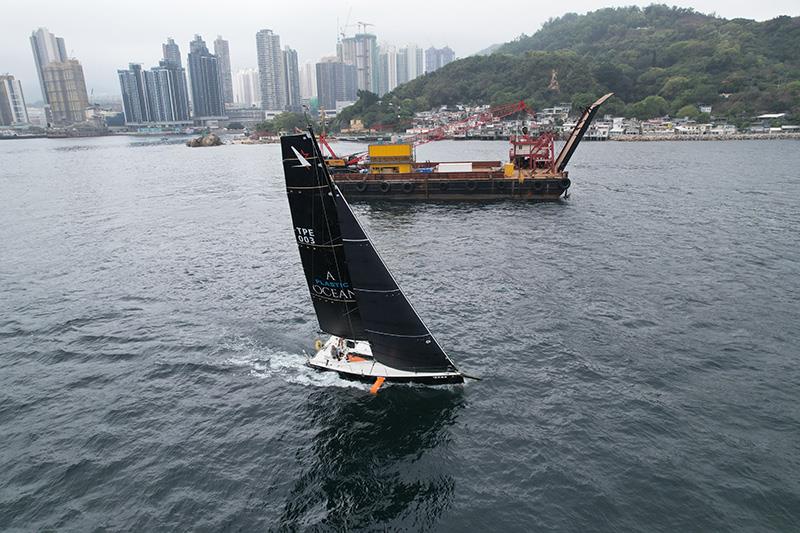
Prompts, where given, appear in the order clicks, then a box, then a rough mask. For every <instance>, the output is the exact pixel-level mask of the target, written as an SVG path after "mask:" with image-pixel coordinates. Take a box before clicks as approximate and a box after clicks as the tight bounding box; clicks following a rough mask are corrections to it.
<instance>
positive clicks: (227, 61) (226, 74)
mask: <svg viewBox="0 0 800 533" xmlns="http://www.w3.org/2000/svg"><path fill="white" fill-rule="evenodd" d="M214 55H216V56H217V61H218V62H219V76H220V84H221V85H222V97H223V100H224V102H225V103H226V104H232V103H233V76H231V52H230V47H229V46H228V41H226V40H225V39H223V38H222V35H217V40H216V41H214Z"/></svg>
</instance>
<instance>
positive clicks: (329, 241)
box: [281, 133, 366, 339]
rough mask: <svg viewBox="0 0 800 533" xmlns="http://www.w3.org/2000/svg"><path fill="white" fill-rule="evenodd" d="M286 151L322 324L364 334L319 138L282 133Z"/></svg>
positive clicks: (345, 333) (340, 332) (297, 231)
mask: <svg viewBox="0 0 800 533" xmlns="http://www.w3.org/2000/svg"><path fill="white" fill-rule="evenodd" d="M281 153H282V156H283V172H284V175H285V176H286V195H287V196H288V198H289V209H290V211H291V213H292V223H293V226H294V228H293V229H294V235H295V239H296V240H297V246H298V248H299V249H300V259H301V261H302V263H303V270H304V272H305V275H306V281H307V282H308V289H309V291H310V293H311V301H312V302H313V303H314V310H315V311H316V313H317V320H318V321H319V327H320V329H322V330H323V331H325V332H328V333H330V334H332V335H337V336H339V337H345V338H348V339H364V338H366V332H365V331H364V328H363V326H362V324H361V314H360V313H359V309H358V302H357V300H356V294H355V291H354V290H353V286H352V282H351V281H350V274H349V273H348V270H347V266H346V261H345V252H344V246H343V243H342V236H341V230H340V228H339V219H338V217H337V214H336V207H335V205H334V196H333V194H332V192H331V191H332V182H331V179H330V177H329V176H328V169H327V168H326V167H325V163H324V162H323V159H322V157H321V153H320V151H319V147H318V146H317V143H316V140H315V139H313V138H312V136H311V134H310V133H303V134H299V135H287V136H284V137H281Z"/></svg>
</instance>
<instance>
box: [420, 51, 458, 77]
mask: <svg viewBox="0 0 800 533" xmlns="http://www.w3.org/2000/svg"><path fill="white" fill-rule="evenodd" d="M455 59H456V53H455V52H453V49H452V48H450V47H449V46H445V47H444V48H435V47H433V46H431V47H430V48H428V49H427V50H425V72H434V71H436V70H439V69H440V68H442V67H443V66H445V65H446V64H448V63H452V62H453V61H455Z"/></svg>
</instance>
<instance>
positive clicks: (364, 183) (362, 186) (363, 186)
mask: <svg viewBox="0 0 800 533" xmlns="http://www.w3.org/2000/svg"><path fill="white" fill-rule="evenodd" d="M356 190H357V191H358V192H364V191H366V190H367V180H361V181H359V182H358V183H356ZM318 351H319V350H318Z"/></svg>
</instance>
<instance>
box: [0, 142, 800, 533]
mask: <svg viewBox="0 0 800 533" xmlns="http://www.w3.org/2000/svg"><path fill="white" fill-rule="evenodd" d="M340 148H342V149H354V147H353V146H349V147H340ZM505 153H506V145H505V143H502V142H497V143H493V142H484V143H480V142H474V143H473V142H460V143H459V142H441V143H434V144H429V145H425V146H422V147H420V148H419V149H418V158H419V159H450V160H464V159H480V158H491V159H503V158H505ZM570 168H571V178H572V180H573V183H574V185H573V188H572V189H571V192H572V197H571V199H570V200H568V201H566V202H562V203H555V204H527V203H512V202H500V203H493V204H485V205H479V204H464V203H462V204H450V205H448V204H439V205H436V204H432V205H424V204H373V205H359V206H358V207H357V212H358V214H359V215H360V216H361V218H362V221H363V222H364V224H365V226H367V228H368V229H369V230H370V233H371V235H372V237H373V239H374V240H375V241H376V246H377V247H378V248H379V249H380V250H381V252H382V254H383V256H384V258H385V260H386V261H387V263H388V264H389V267H390V268H391V269H393V271H394V273H395V274H396V277H397V278H398V280H399V281H400V283H401V284H402V285H403V286H404V288H405V290H406V292H407V293H408V295H409V297H410V298H411V299H412V301H413V302H414V304H415V306H416V307H417V310H418V311H419V312H420V314H421V315H422V316H423V317H424V319H425V320H426V322H427V323H428V325H429V326H430V327H431V329H432V330H433V331H434V333H435V335H436V336H437V337H438V339H439V340H440V342H441V343H442V345H443V346H444V347H445V349H447V350H448V352H449V353H450V355H451V356H452V357H453V359H454V360H455V361H456V363H457V364H458V365H459V366H460V367H461V368H462V369H463V370H465V371H467V372H469V373H471V374H477V375H480V376H482V377H483V380H482V381H480V382H470V383H468V384H466V385H465V386H463V387H461V386H458V387H449V388H425V387H419V386H407V385H392V386H385V387H384V389H382V391H381V392H380V394H378V395H377V396H372V395H370V394H369V393H368V391H367V388H368V385H363V384H358V383H351V382H347V381H343V380H341V379H339V378H337V377H335V376H332V375H330V374H324V373H316V372H314V371H312V370H310V369H308V368H306V367H305V366H304V364H303V363H304V353H306V352H310V351H311V350H312V349H313V348H312V347H313V342H314V339H315V338H317V325H316V320H315V318H314V315H313V311H312V307H311V302H310V299H309V296H308V293H307V288H306V286H305V284H304V279H303V277H302V274H301V268H300V262H299V255H298V252H297V249H296V246H295V243H294V240H293V237H292V231H291V223H290V217H289V213H288V205H287V202H286V198H285V192H284V188H283V177H282V173H281V167H280V161H279V148H278V147H277V146H274V145H265V146H235V145H228V146H223V147H219V148H207V149H189V148H186V147H184V146H182V145H181V144H159V143H150V142H147V141H141V140H131V139H128V138H101V139H81V140H45V139H43V140H26V141H4V142H0V529H10V530H20V531H28V530H30V531H34V530H44V529H55V530H77V531H91V530H94V529H103V528H105V529H112V530H116V529H127V530H136V531H153V530H188V529H199V530H242V531H252V530H265V529H281V528H283V529H289V530H304V529H312V530H313V529H318V530H330V529H352V530H358V529H379V530H383V529H389V530H395V529H405V530H450V531H466V530H474V531H479V530H536V531H553V530H574V531H593V530H601V531H690V530H691V531H714V530H748V531H762V530H786V531H790V530H793V531H797V530H798V529H800V407H798V405H799V401H800V370H798V351H799V350H798V338H799V337H800V289H799V285H800V282H799V281H798V279H799V278H798V275H800V247H799V246H798V227H800V175H799V174H798V168H800V144H798V143H797V142H792V141H785V142H783V141H774V142H758V141H753V142H745V141H741V142H716V143H667V142H664V143H612V142H609V143H585V144H583V145H582V146H581V147H580V148H579V149H578V152H577V154H576V156H575V158H574V160H573V162H572V164H571V167H570Z"/></svg>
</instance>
